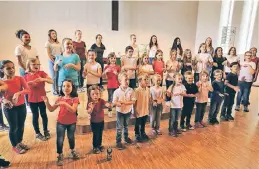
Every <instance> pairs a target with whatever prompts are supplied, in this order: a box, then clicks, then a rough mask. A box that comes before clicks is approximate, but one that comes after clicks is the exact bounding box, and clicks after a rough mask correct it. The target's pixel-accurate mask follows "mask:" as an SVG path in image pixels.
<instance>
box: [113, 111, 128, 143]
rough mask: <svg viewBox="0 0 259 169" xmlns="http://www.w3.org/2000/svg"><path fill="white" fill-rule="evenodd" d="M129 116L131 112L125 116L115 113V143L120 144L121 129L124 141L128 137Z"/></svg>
mask: <svg viewBox="0 0 259 169" xmlns="http://www.w3.org/2000/svg"><path fill="white" fill-rule="evenodd" d="M130 114H131V112H129V113H126V114H123V113H120V112H117V114H116V143H120V142H121V134H122V129H123V134H124V140H125V139H127V138H128V137H129V133H128V125H129V121H130Z"/></svg>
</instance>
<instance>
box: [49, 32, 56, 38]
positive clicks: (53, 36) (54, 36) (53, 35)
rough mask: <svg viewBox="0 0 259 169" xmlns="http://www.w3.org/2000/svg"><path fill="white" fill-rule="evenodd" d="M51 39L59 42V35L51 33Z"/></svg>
mask: <svg viewBox="0 0 259 169" xmlns="http://www.w3.org/2000/svg"><path fill="white" fill-rule="evenodd" d="M50 38H51V39H53V40H57V33H56V31H52V32H51V33H50Z"/></svg>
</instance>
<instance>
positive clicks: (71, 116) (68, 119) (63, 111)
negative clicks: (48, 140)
mask: <svg viewBox="0 0 259 169" xmlns="http://www.w3.org/2000/svg"><path fill="white" fill-rule="evenodd" d="M58 101H63V102H66V103H68V104H69V105H70V106H73V104H74V103H78V104H79V98H78V97H74V98H64V97H60V98H58V99H57V101H56V102H58ZM57 121H58V122H59V123H61V124H73V123H76V121H77V115H76V113H72V112H70V111H68V109H67V108H66V107H65V106H63V105H60V110H59V113H58V119H57Z"/></svg>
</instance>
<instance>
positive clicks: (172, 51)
mask: <svg viewBox="0 0 259 169" xmlns="http://www.w3.org/2000/svg"><path fill="white" fill-rule="evenodd" d="M174 52H175V57H176V55H177V51H176V50H175V49H172V50H171V51H170V59H171V58H172V54H173V53H174Z"/></svg>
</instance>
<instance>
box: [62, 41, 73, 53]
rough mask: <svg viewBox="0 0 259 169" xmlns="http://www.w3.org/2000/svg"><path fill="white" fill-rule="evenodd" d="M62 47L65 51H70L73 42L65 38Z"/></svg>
mask: <svg viewBox="0 0 259 169" xmlns="http://www.w3.org/2000/svg"><path fill="white" fill-rule="evenodd" d="M63 48H64V50H65V52H72V51H73V42H72V40H70V39H67V40H65V41H64V43H63Z"/></svg>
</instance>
